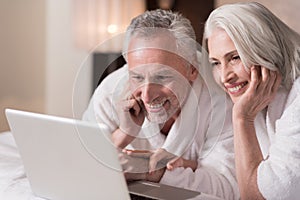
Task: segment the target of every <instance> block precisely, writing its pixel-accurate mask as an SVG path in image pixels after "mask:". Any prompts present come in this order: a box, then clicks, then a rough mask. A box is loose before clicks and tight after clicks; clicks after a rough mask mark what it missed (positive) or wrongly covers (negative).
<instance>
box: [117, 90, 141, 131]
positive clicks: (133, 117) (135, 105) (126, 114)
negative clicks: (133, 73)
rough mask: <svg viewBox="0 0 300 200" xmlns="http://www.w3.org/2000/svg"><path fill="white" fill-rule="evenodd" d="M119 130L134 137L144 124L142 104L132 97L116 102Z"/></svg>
mask: <svg viewBox="0 0 300 200" xmlns="http://www.w3.org/2000/svg"><path fill="white" fill-rule="evenodd" d="M117 109H118V116H119V120H120V125H119V128H120V130H121V131H122V132H124V133H125V134H128V135H130V136H133V137H136V136H137V135H138V133H139V131H140V129H141V126H142V124H143V123H144V119H145V114H144V110H143V103H142V102H141V100H140V99H135V98H134V97H133V96H132V95H130V96H129V97H127V98H126V99H123V100H120V101H119V102H118V108H117Z"/></svg>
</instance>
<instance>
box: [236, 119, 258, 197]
mask: <svg viewBox="0 0 300 200" xmlns="http://www.w3.org/2000/svg"><path fill="white" fill-rule="evenodd" d="M233 128H234V149H235V164H236V173H237V180H238V184H239V188H240V194H241V199H264V198H263V196H262V195H261V193H260V192H259V189H258V185H257V167H258V165H259V163H260V162H261V161H262V160H263V156H262V152H261V150H260V147H259V144H258V141H257V138H256V132H255V128H254V123H253V122H247V121H245V120H243V119H238V120H235V123H234V125H233Z"/></svg>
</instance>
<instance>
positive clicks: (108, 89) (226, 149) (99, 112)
mask: <svg viewBox="0 0 300 200" xmlns="http://www.w3.org/2000/svg"><path fill="white" fill-rule="evenodd" d="M127 82H128V69H127V67H126V66H124V67H122V68H121V69H119V70H117V71H115V72H113V73H112V74H110V75H109V76H108V77H107V78H106V79H104V81H103V82H102V83H101V84H100V86H99V87H98V88H97V89H96V90H95V93H94V95H93V97H92V99H91V101H90V104H89V107H88V109H87V110H86V111H85V113H84V115H83V119H84V120H88V121H96V122H98V123H104V124H106V125H107V126H108V127H109V129H110V131H111V132H113V131H114V130H116V129H117V128H118V127H119V119H118V116H117V110H116V104H117V101H118V100H119V99H120V98H122V97H120V96H121V95H122V92H123V90H124V88H125V87H126V84H127ZM212 95H213V94H212V93H210V92H209V90H208V88H207V87H206V84H204V81H203V80H202V79H201V78H200V77H199V79H197V80H196V81H195V82H194V83H193V85H192V88H191V92H190V94H189V96H188V99H187V101H186V103H185V104H184V106H183V108H182V110H181V113H180V116H179V117H178V118H177V119H176V121H175V122H174V124H173V126H172V128H171V130H170V132H169V133H168V136H167V137H166V136H164V135H163V134H161V133H160V129H159V127H158V125H157V124H153V123H150V122H149V121H147V120H145V122H144V124H143V126H142V130H141V132H140V133H139V135H138V136H137V138H136V139H135V140H134V141H133V142H132V144H131V145H130V148H134V149H143V150H144V149H148V150H155V149H158V148H164V149H165V150H167V151H168V152H171V153H173V154H175V155H177V156H181V155H183V157H184V158H186V159H193V160H198V169H197V170H196V171H195V172H194V171H192V170H191V169H190V168H187V169H184V168H177V169H175V170H174V171H166V172H165V174H164V175H163V177H162V179H161V183H164V184H168V185H174V186H177V187H183V188H189V189H192V190H196V191H201V192H204V193H207V194H212V195H216V196H219V197H221V198H223V199H238V198H239V194H238V189H237V183H236V179H235V172H234V153H233V134H232V126H231V112H230V111H231V105H230V103H229V102H230V101H226V96H225V95H224V96H222V95H220V97H215V96H214V98H211V96H212ZM226 114H227V115H226ZM225 119H226V120H225Z"/></svg>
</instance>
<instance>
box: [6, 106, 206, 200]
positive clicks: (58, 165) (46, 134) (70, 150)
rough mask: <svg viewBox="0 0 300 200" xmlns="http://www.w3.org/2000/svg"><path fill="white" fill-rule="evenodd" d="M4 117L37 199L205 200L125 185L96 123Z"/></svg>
mask: <svg viewBox="0 0 300 200" xmlns="http://www.w3.org/2000/svg"><path fill="white" fill-rule="evenodd" d="M6 117H7V119H8V122H9V126H10V129H11V132H12V134H13V136H14V138H15V141H16V144H17V146H18V150H19V152H20V155H21V157H22V160H23V164H24V168H25V172H26V175H27V177H28V180H29V182H30V185H31V188H32V191H33V192H34V193H35V194H36V195H37V196H40V197H43V198H46V199H52V200H82V199H88V200H96V199H97V200H102V199H112V200H113V199H116V200H123V199H130V198H132V199H142V198H140V196H143V197H147V198H149V199H193V198H198V197H200V196H201V197H204V196H205V195H204V196H203V195H202V194H201V195H200V193H199V192H195V191H190V190H185V189H182V188H176V187H171V186H167V185H162V184H156V183H151V182H144V181H139V182H133V183H130V184H129V185H128V186H127V183H126V180H125V178H124V175H123V172H122V168H121V165H120V163H119V160H118V152H117V150H116V148H115V147H114V145H113V144H112V143H111V138H110V136H111V134H110V133H108V132H107V130H106V129H105V128H104V127H100V126H99V125H97V124H91V123H89V122H84V121H79V120H75V119H68V118H62V117H56V116H49V115H44V114H38V113H32V112H25V111H19V110H12V109H6ZM129 191H130V192H129ZM129 193H130V194H129ZM201 199H202V198H201Z"/></svg>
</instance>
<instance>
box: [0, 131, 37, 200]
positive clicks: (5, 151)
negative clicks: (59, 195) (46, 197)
mask: <svg viewBox="0 0 300 200" xmlns="http://www.w3.org/2000/svg"><path fill="white" fill-rule="evenodd" d="M0 199H3V200H42V198H39V197H36V196H34V194H33V193H32V191H31V188H30V184H29V182H28V180H27V177H26V175H25V171H24V167H23V163H22V160H21V157H20V155H19V152H18V149H17V147H16V144H15V141H14V139H13V137H12V134H11V133H10V132H5V133H1V134H0Z"/></svg>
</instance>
